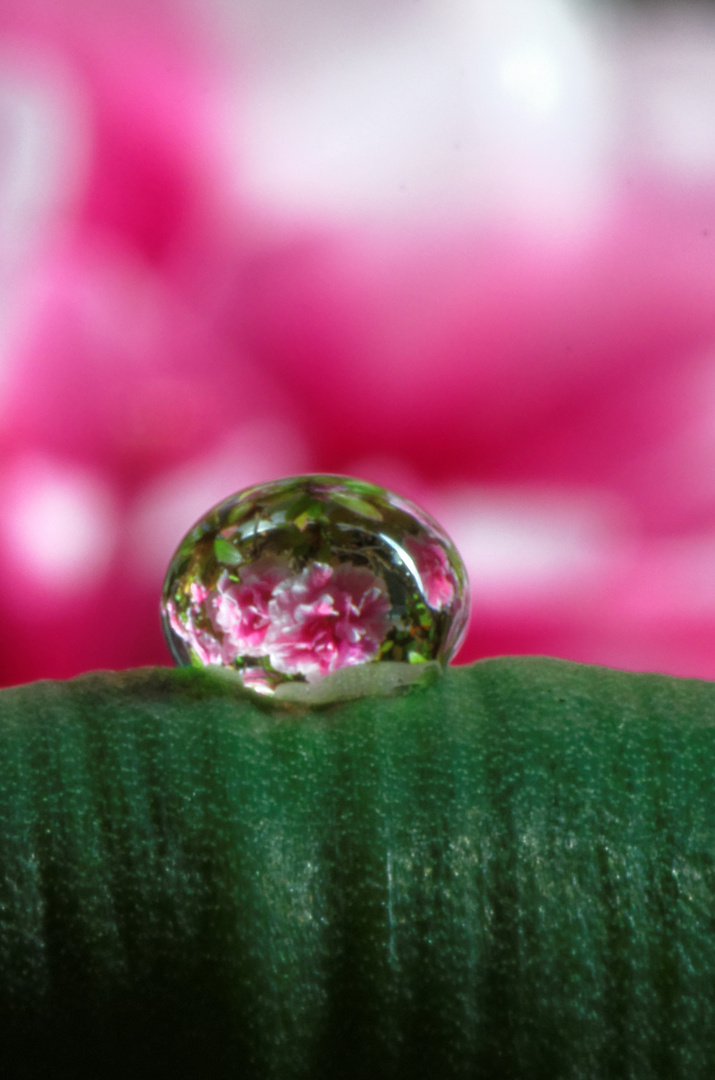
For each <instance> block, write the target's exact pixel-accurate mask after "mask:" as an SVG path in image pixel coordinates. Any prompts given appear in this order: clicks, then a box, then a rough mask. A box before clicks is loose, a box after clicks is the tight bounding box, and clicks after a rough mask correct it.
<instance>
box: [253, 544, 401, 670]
mask: <svg viewBox="0 0 715 1080" xmlns="http://www.w3.org/2000/svg"><path fill="white" fill-rule="evenodd" d="M389 611H390V598H389V595H388V592H387V586H386V585H385V582H384V581H383V580H382V579H381V578H379V577H376V576H375V574H373V573H372V572H371V571H370V570H368V569H366V568H363V567H357V566H353V565H352V564H350V563H343V564H342V565H341V566H337V567H332V566H328V565H326V564H325V563H313V564H312V565H310V566H308V567H306V568H305V570H303V571H302V573H300V574H297V575H295V576H294V577H292V578H288V579H287V580H285V581H283V582H281V584H280V585H278V586H277V587H276V589H275V591H274V594H273V598H272V600H271V601H270V603H269V605H268V612H269V616H270V628H269V629H268V632H267V634H266V636H265V640H264V647H265V650H266V653H267V655H268V657H269V659H270V662H271V664H272V665H273V667H274V668H275V670H276V671H281V672H284V673H285V674H289V675H303V676H305V678H306V679H307V681H308V682H317V681H318V680H319V679H321V678H323V676H324V675H328V674H330V673H331V672H333V671H337V670H338V669H339V668H343V667H349V666H351V665H354V664H364V663H365V662H366V661H368V660H372V659H373V658H374V657H375V656H377V653H378V651H379V648H380V645H381V643H382V641H383V639H384V637H385V635H386V633H387V632H388V630H389V629H390V628H391V621H390V618H389Z"/></svg>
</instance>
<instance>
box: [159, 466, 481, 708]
mask: <svg viewBox="0 0 715 1080" xmlns="http://www.w3.org/2000/svg"><path fill="white" fill-rule="evenodd" d="M468 607H469V586H468V582H467V576H466V572H465V570H464V566H463V565H462V560H461V559H460V557H459V555H458V554H457V551H456V549H455V547H454V545H453V544H452V542H451V541H450V539H449V537H448V536H447V535H446V534H445V532H444V531H443V530H442V529H441V528H440V526H439V525H438V524H437V523H436V522H435V521H434V520H433V519H432V518H431V517H429V515H428V514H425V513H424V511H422V510H420V509H419V508H418V507H417V506H415V505H414V504H413V503H411V502H409V501H408V500H407V499H403V498H401V497H399V496H397V495H393V494H392V493H391V492H389V491H386V490H385V489H383V488H380V487H377V486H375V485H374V484H368V483H366V482H364V481H362V480H353V479H350V478H348V477H343V476H322V475H314V476H299V477H289V478H288V479H285V480H277V481H275V482H272V483H269V484H261V485H259V486H256V487H252V488H247V489H246V490H245V491H241V492H239V493H238V494H236V495H232V496H231V497H230V498H228V499H225V500H224V501H223V502H222V503H220V504H219V505H218V506H216V507H214V508H213V509H212V510H211V511H209V513H208V514H206V516H205V517H203V518H202V519H201V520H200V521H199V522H198V523H197V524H196V525H195V526H194V528H193V529H192V530H191V531H190V532H189V533H188V534H187V536H186V537H185V538H184V540H183V541H182V542H181V544H180V545H179V548H178V550H177V552H176V554H175V555H174V557H173V559H172V560H171V563H170V565H169V570H168V572H167V576H166V581H165V583H164V591H163V595H162V616H163V624H164V632H165V634H166V638H167V641H168V643H169V647H170V649H171V652H172V654H173V656H174V658H175V660H176V661H177V663H179V664H181V665H186V664H193V665H196V666H209V665H212V666H218V667H219V668H223V669H228V671H229V672H233V673H235V674H236V675H237V676H239V677H240V680H241V682H242V684H243V686H244V687H245V688H247V689H249V690H252V691H254V692H255V693H259V694H264V695H270V696H273V695H276V696H277V699H281V698H285V700H288V699H289V698H290V699H295V698H296V695H295V694H294V693H293V692H292V691H291V692H290V693H288V691H287V690H284V691H283V692H281V691H280V689H279V688H280V687H282V686H283V687H285V686H286V684H289V683H294V684H295V683H302V684H307V685H306V687H305V691H304V692H303V691H301V694H302V695H303V697H302V700H306V701H307V702H310V700H311V697H310V695H311V689H310V688H311V687H312V686H313V687H314V686H316V685H317V684H318V683H321V682H322V680H323V679H325V678H327V677H330V678H329V679H328V683H327V684H325V686H335V688H336V689H335V694H336V695H341V694H347V693H348V691H347V690H346V689H345V688H344V687H343V683H345V685H346V686H347V685H348V683H346V680H345V679H342V678H340V679H338V678H333V676H335V674H336V673H337V672H338V671H341V670H342V669H345V668H357V667H362V666H364V665H371V664H376V663H381V664H385V665H387V664H389V665H391V667H392V668H393V669H394V672H395V685H396V686H397V685H404V684H406V683H408V682H410V681H414V678H415V677H418V676H419V673H420V671H421V670H422V667H424V665H425V664H427V665H429V666H430V667H434V662H435V661H437V662H439V663H442V664H446V663H447V661H448V660H449V659H450V658H451V657H452V656H453V655H454V654H455V652H456V651H457V649H458V648H459V646H460V644H461V642H462V638H463V636H464V631H465V628H466V623H467V616H468ZM410 668H411V669H412V671H410V670H409V669H410ZM425 670H426V669H425ZM413 672H414V674H413ZM388 681H389V680H388ZM357 682H359V679H358V680H357ZM357 682H356V680H355V679H353V678H351V680H349V686H350V688H351V690H350V696H355V686H356V685H357ZM373 682H374V676H373ZM370 683H371V680H370V678H369V677H366V684H365V685H366V692H369V690H370ZM384 683H385V680H384V678H382V677H381V680H380V686H381V687H383V688H384ZM301 694H299V695H298V696H299V697H300V696H301ZM326 694H327V691H326V690H325V689H322V690H321V693H320V698H319V699H320V701H321V702H322V701H324V700H326ZM327 697H328V698H329V697H330V694H327ZM315 700H316V701H317V700H318V698H317V697H316V699H315Z"/></svg>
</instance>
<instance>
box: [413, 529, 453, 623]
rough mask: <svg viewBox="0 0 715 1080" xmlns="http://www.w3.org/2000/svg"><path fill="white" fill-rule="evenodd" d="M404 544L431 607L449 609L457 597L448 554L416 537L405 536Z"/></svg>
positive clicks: (437, 546) (430, 542) (433, 544)
mask: <svg viewBox="0 0 715 1080" xmlns="http://www.w3.org/2000/svg"><path fill="white" fill-rule="evenodd" d="M404 543H405V547H406V548H407V550H408V551H409V553H410V555H411V556H412V558H413V559H414V561H415V566H416V568H417V573H418V574H419V576H420V579H421V581H422V585H423V589H424V597H425V600H426V601H427V603H428V604H429V606H430V607H431V608H434V609H435V610H436V611H441V610H442V609H443V608H445V607H449V605H450V604H451V603H452V601H453V600H454V597H455V582H454V574H453V572H452V569H451V567H450V565H449V559H448V557H447V552H446V551H445V550H444V548H443V547H442V546H441V545H440V544H436V543H433V542H432V541H430V540H422V539H420V538H418V537H416V536H405V539H404Z"/></svg>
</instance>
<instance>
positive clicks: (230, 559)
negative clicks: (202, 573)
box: [214, 536, 243, 566]
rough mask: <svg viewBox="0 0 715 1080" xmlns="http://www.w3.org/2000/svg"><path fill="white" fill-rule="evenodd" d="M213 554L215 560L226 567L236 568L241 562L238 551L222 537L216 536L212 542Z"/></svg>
mask: <svg viewBox="0 0 715 1080" xmlns="http://www.w3.org/2000/svg"><path fill="white" fill-rule="evenodd" d="M214 554H215V556H216V558H217V560H218V561H219V562H220V563H223V564H224V565H226V566H237V565H238V564H239V563H240V562H242V561H243V557H242V555H241V553H240V551H238V550H237V549H236V548H235V547H234V546H233V544H232V543H231V541H230V540H226V539H225V537H223V536H217V537H216V539H215V540H214Z"/></svg>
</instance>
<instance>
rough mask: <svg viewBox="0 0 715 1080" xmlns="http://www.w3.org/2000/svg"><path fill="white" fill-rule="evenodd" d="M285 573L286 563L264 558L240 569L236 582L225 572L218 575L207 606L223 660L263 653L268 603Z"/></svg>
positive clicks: (267, 620)
mask: <svg viewBox="0 0 715 1080" xmlns="http://www.w3.org/2000/svg"><path fill="white" fill-rule="evenodd" d="M287 572H288V567H287V564H286V563H284V562H281V561H278V560H275V559H270V558H265V559H260V560H259V561H258V562H256V563H254V564H253V565H252V566H249V567H248V568H247V569H246V570H245V571H242V573H241V581H240V582H232V581H231V579H230V578H229V576H228V573H227V572H226V571H224V572H223V574H221V577H220V578H219V579H218V582H217V583H216V591H215V593H214V594H213V595H212V596H211V597H210V598H209V601H208V608H209V615H210V618H211V622H212V623H213V625H214V627H215V628H216V630H218V631H220V632H221V633H222V634H223V635H224V652H225V655H226V657H227V660H226V661H225V662H226V663H231V662H232V661H233V660H235V659H236V657H237V656H243V655H248V656H265V649H264V640H265V637H266V633H267V632H268V627H269V624H270V616H269V613H268V604H269V601H270V599H271V597H272V595H273V590H274V588H275V587H276V585H278V584H279V583H280V582H281V581H282V580H283V579H284V577H285V576H286V574H287Z"/></svg>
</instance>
